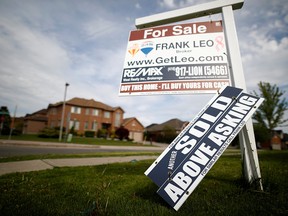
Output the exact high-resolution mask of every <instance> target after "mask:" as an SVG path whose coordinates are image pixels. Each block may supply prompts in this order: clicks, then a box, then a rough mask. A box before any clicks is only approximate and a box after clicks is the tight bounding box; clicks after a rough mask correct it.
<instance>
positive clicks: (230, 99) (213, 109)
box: [145, 86, 263, 210]
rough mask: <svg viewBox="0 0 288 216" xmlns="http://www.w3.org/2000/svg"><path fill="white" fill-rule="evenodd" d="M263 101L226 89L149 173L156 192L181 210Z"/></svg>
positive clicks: (187, 128)
mask: <svg viewBox="0 0 288 216" xmlns="http://www.w3.org/2000/svg"><path fill="white" fill-rule="evenodd" d="M262 102H263V98H258V97H255V96H253V95H249V94H246V93H244V92H243V90H242V89H239V88H234V87H230V86H227V87H225V88H224V87H223V88H222V89H221V90H220V94H216V95H215V96H214V97H213V98H212V99H211V100H210V102H209V103H208V104H207V105H206V106H205V107H204V108H203V109H202V110H201V111H200V113H199V114H198V115H197V116H196V117H195V119H194V120H192V121H191V122H190V123H189V124H188V125H187V126H186V128H185V129H184V130H183V131H182V132H181V133H180V134H179V135H178V136H177V137H176V138H175V140H174V141H173V142H172V143H171V144H170V145H169V146H168V147H167V148H166V149H165V150H164V152H163V153H162V154H161V155H160V156H159V157H158V158H157V159H156V161H155V162H154V163H153V164H152V165H151V166H150V167H149V168H148V169H147V170H146V172H145V175H147V176H148V177H149V178H151V179H152V180H153V181H154V182H155V184H157V185H158V186H159V190H158V191H157V193H158V194H159V195H160V196H161V197H162V198H163V199H164V200H165V201H166V202H167V203H168V204H169V205H170V206H172V207H173V208H174V209H175V210H178V209H179V208H180V207H181V206H182V204H183V203H184V202H185V200H186V199H187V198H188V196H190V194H191V193H192V191H193V190H194V189H195V188H196V186H197V185H198V184H199V183H200V182H201V180H202V179H203V178H204V176H205V175H206V174H207V173H208V171H209V170H210V169H211V167H212V166H213V165H214V163H215V162H216V161H217V160H218V159H219V157H220V156H221V155H222V153H223V152H224V151H225V149H226V148H227V147H228V145H229V144H230V143H231V142H232V140H233V139H234V138H235V137H236V135H237V134H238V132H239V131H240V130H241V128H242V127H243V126H244V125H245V124H246V122H247V120H248V119H249V118H250V117H251V115H252V114H253V113H254V112H255V111H256V109H257V108H258V107H259V106H260V104H261V103H262Z"/></svg>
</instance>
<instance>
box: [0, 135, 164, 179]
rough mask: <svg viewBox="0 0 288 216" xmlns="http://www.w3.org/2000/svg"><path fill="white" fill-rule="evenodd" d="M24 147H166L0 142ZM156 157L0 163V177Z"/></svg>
mask: <svg viewBox="0 0 288 216" xmlns="http://www.w3.org/2000/svg"><path fill="white" fill-rule="evenodd" d="M1 144H2V145H25V146H42V147H60V148H66V147H67V148H89V149H91V148H96V149H99V148H100V149H107V150H111V149H113V150H140V151H145V150H146V151H155V152H162V151H163V150H164V149H165V148H166V147H167V145H163V144H158V143H157V144H156V146H95V145H83V144H73V143H52V142H36V141H17V140H0V145H1ZM157 157H158V156H125V157H93V158H66V159H43V160H29V161H16V162H4V163H0V175H4V174H8V173H15V172H31V171H39V170H47V169H53V168H54V167H76V166H95V165H101V164H111V163H122V162H129V161H138V160H148V159H152V160H153V159H156V158H157Z"/></svg>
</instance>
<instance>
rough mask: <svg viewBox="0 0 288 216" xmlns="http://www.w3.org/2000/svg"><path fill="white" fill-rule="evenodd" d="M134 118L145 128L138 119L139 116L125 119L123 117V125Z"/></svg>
mask: <svg viewBox="0 0 288 216" xmlns="http://www.w3.org/2000/svg"><path fill="white" fill-rule="evenodd" d="M133 120H135V121H137V122H138V124H140V125H141V127H143V128H144V126H143V125H142V124H141V122H140V121H138V119H137V118H135V117H130V118H125V119H123V123H122V125H123V126H125V125H127V124H129V123H130V122H131V121H133Z"/></svg>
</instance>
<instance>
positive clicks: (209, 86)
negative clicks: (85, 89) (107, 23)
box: [119, 21, 231, 95]
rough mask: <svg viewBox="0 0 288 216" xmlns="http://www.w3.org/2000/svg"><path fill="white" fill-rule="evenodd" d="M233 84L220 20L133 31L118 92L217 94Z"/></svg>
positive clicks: (128, 93)
mask: <svg viewBox="0 0 288 216" xmlns="http://www.w3.org/2000/svg"><path fill="white" fill-rule="evenodd" d="M230 84H231V81H230V75H229V69H228V66H227V55H226V46H225V39H224V33H223V27H222V22H221V21H213V22H198V23H188V24H187V23H186V24H178V25H171V26H162V27H155V28H148V29H142V30H135V31H131V32H130V36H129V41H128V46H127V52H126V56H125V61H124V68H123V73H122V78H121V84H120V90H119V95H147V94H188V93H215V92H216V90H217V89H219V88H221V87H222V86H226V85H230Z"/></svg>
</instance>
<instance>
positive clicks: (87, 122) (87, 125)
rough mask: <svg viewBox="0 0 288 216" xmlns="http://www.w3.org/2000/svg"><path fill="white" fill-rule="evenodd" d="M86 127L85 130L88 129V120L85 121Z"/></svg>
mask: <svg viewBox="0 0 288 216" xmlns="http://www.w3.org/2000/svg"><path fill="white" fill-rule="evenodd" d="M84 129H85V130H87V129H88V121H86V122H85V123H84Z"/></svg>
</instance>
